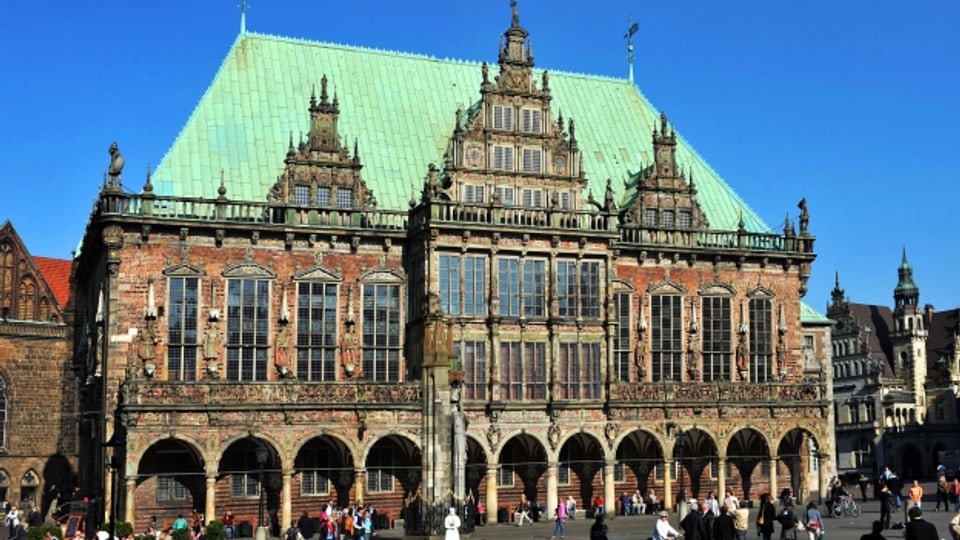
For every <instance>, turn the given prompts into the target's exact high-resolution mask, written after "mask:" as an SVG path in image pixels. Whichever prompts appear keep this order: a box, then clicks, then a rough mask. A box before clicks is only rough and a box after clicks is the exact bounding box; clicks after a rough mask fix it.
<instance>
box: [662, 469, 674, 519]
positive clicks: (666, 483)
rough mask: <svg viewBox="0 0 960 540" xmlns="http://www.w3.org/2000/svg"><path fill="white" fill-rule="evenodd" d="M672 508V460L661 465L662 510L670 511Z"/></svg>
mask: <svg viewBox="0 0 960 540" xmlns="http://www.w3.org/2000/svg"><path fill="white" fill-rule="evenodd" d="M672 508H673V460H672V459H668V460H666V461H664V463H663V509H664V510H666V511H668V512H669V511H670V510H671V509H672Z"/></svg>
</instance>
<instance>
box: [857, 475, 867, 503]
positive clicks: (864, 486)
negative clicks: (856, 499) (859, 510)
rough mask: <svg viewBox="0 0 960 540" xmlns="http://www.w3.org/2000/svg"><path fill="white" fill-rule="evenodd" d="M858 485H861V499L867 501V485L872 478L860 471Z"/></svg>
mask: <svg viewBox="0 0 960 540" xmlns="http://www.w3.org/2000/svg"><path fill="white" fill-rule="evenodd" d="M857 485H858V486H859V487H860V500H861V501H862V502H867V486H869V485H870V479H869V478H867V475H865V474H863V473H860V476H858V477H857Z"/></svg>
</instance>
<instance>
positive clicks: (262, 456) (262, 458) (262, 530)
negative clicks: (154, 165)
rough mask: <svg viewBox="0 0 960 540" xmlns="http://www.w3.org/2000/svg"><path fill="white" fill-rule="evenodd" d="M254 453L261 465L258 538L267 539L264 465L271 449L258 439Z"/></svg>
mask: <svg viewBox="0 0 960 540" xmlns="http://www.w3.org/2000/svg"><path fill="white" fill-rule="evenodd" d="M254 453H255V454H256V456H257V465H259V466H260V474H259V478H258V480H257V489H258V491H259V494H260V497H259V499H260V500H259V501H258V506H257V539H256V540H266V539H267V527H266V526H265V525H264V524H263V503H264V501H263V498H264V490H263V467H264V465H266V463H267V457H269V454H270V451H269V450H267V447H266V446H265V445H264V444H263V442H261V441H257V448H256V449H255V450H254Z"/></svg>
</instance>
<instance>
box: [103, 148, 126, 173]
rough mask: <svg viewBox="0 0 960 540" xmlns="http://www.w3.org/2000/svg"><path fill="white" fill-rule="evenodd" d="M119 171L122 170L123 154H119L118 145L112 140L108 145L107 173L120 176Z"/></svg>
mask: <svg viewBox="0 0 960 540" xmlns="http://www.w3.org/2000/svg"><path fill="white" fill-rule="evenodd" d="M121 171H123V156H122V155H121V154H120V147H119V146H117V143H116V142H114V143H113V144H111V145H110V168H109V169H107V173H108V174H109V175H110V176H111V177H113V178H116V177H118V176H120V172H121Z"/></svg>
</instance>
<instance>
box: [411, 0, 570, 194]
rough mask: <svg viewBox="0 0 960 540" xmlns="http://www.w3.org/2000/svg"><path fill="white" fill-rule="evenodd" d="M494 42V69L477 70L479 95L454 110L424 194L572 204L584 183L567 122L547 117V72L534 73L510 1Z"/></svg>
mask: <svg viewBox="0 0 960 540" xmlns="http://www.w3.org/2000/svg"><path fill="white" fill-rule="evenodd" d="M512 8H513V18H512V22H511V26H510V28H508V29H507V31H506V32H505V33H504V35H503V38H502V39H501V43H500V54H499V64H500V73H499V75H497V76H496V77H494V79H493V80H491V78H490V73H489V67H488V66H487V65H486V64H484V65H483V67H482V68H481V77H482V80H481V83H480V96H481V97H480V101H478V102H477V103H475V104H474V105H473V106H471V107H470V108H469V109H468V110H466V111H463V110H458V111H457V112H456V120H455V127H454V131H453V136H452V137H451V140H450V144H449V146H448V148H447V152H446V156H445V162H444V169H443V174H442V178H437V177H436V175H433V176H432V177H428V181H427V186H426V187H427V189H426V191H425V193H424V198H427V199H429V198H431V197H433V196H438V197H440V198H444V199H449V200H455V201H460V202H464V203H470V204H490V203H497V204H501V205H504V206H522V207H530V208H557V209H564V210H579V209H582V207H583V196H582V190H583V187H584V186H585V185H586V179H585V178H584V174H583V169H582V158H581V156H580V150H579V148H578V146H577V139H576V128H575V125H574V122H573V120H569V121H567V122H566V124H565V123H564V120H563V117H562V115H559V116H558V117H557V118H556V119H554V116H553V112H552V109H551V105H550V104H551V99H552V98H551V94H550V76H549V74H548V73H547V72H543V74H542V75H541V78H540V84H539V88H538V85H537V81H536V80H535V78H534V76H533V52H532V47H531V44H530V42H529V40H528V39H527V38H528V32H527V31H526V30H525V29H524V28H523V27H521V26H520V22H519V14H518V11H517V6H516V3H515V2H513V3H512Z"/></svg>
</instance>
